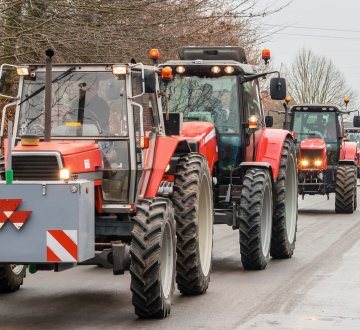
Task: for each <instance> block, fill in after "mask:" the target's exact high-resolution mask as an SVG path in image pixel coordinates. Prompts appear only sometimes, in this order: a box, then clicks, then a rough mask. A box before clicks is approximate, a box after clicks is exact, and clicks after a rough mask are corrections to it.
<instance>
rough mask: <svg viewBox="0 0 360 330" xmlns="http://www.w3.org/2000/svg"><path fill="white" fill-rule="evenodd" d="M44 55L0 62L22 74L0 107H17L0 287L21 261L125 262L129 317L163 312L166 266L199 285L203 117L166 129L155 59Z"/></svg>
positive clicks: (1, 202) (2, 194)
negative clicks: (80, 60)
mask: <svg viewBox="0 0 360 330" xmlns="http://www.w3.org/2000/svg"><path fill="white" fill-rule="evenodd" d="M52 56H53V52H52V51H47V59H46V66H44V65H39V64H35V65H23V66H13V65H2V66H1V72H0V77H1V78H2V79H3V78H4V75H5V73H6V72H8V73H9V70H11V69H14V70H15V69H16V71H17V74H18V75H20V78H19V79H20V80H19V89H18V95H17V96H16V97H11V96H10V98H12V99H13V102H12V103H10V104H8V106H7V107H5V108H4V109H3V118H5V115H6V111H7V109H8V107H9V106H11V105H13V106H15V107H16V113H15V121H14V125H13V126H11V125H10V126H9V129H10V130H9V139H8V140H7V141H6V140H5V141H4V142H5V143H4V144H5V156H6V159H5V164H6V166H5V170H6V171H5V174H6V182H4V181H1V182H0V184H1V189H0V292H2V293H4V292H14V291H16V290H17V289H19V287H20V285H22V283H23V279H24V277H25V272H26V267H27V266H28V267H29V271H30V272H31V273H34V272H36V271H40V270H54V271H62V270H65V269H67V268H71V267H73V266H76V265H101V266H103V267H106V268H111V269H113V272H114V275H120V274H123V273H124V271H125V270H130V274H131V291H132V294H133V299H132V301H133V305H134V306H135V313H136V314H137V315H138V316H139V317H145V318H147V317H160V318H162V317H165V316H166V315H168V314H169V313H170V306H171V304H172V301H173V292H174V282H175V275H176V282H177V285H178V288H179V290H180V291H181V292H182V293H184V294H202V293H205V292H206V290H207V288H208V285H209V281H210V269H211V258H212V241H213V199H212V190H211V186H212V182H211V173H212V170H213V165H214V162H216V161H217V159H218V158H217V151H216V145H215V143H208V141H209V139H211V136H212V135H211V134H212V132H213V126H212V125H211V124H207V123H204V124H201V123H198V124H197V125H196V130H193V131H192V132H191V134H190V132H189V136H188V137H187V136H185V135H184V133H183V134H182V135H181V136H179V135H176V134H175V132H176V131H177V132H178V131H179V127H178V126H177V125H179V123H175V124H174V123H173V125H172V127H171V128H170V129H169V128H168V129H167V130H168V134H171V135H166V134H165V126H164V119H163V113H162V108H161V103H160V101H161V97H160V95H159V91H160V88H159V69H158V68H156V67H154V66H144V65H143V64H141V63H135V64H120V65H118V64H116V63H107V64H56V65H55V64H54V65H52V61H51V57H52ZM164 79H166V77H165V78H164ZM2 96H3V97H6V95H2ZM3 125H4V121H3ZM11 130H12V131H13V134H12V133H11ZM3 131H4V129H3V127H2V132H3ZM204 150H205V152H203V153H202V154H201V153H199V151H201V152H202V151H204ZM173 165H174V166H175V167H173ZM170 168H171V174H170V172H169V170H170ZM269 184H270V183H269ZM269 205H270V204H269ZM175 216H176V221H175V218H174V217H175ZM175 233H176V234H177V239H176V237H175ZM176 252H177V253H176ZM175 265H176V266H175Z"/></svg>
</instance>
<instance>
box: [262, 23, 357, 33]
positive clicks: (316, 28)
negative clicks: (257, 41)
mask: <svg viewBox="0 0 360 330" xmlns="http://www.w3.org/2000/svg"><path fill="white" fill-rule="evenodd" d="M263 25H267V26H274V27H283V28H291V29H308V30H323V31H337V32H356V33H360V30H348V29H333V28H319V27H312V26H295V25H282V24H263Z"/></svg>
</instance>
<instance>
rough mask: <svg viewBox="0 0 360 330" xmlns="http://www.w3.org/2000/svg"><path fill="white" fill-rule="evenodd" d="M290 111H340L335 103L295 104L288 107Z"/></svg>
mask: <svg viewBox="0 0 360 330" xmlns="http://www.w3.org/2000/svg"><path fill="white" fill-rule="evenodd" d="M290 111H304V112H325V111H335V112H342V111H341V109H340V108H339V107H338V106H337V105H335V104H295V105H293V106H292V107H291V108H290Z"/></svg>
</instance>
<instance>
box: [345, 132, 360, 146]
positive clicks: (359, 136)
mask: <svg viewBox="0 0 360 330" xmlns="http://www.w3.org/2000/svg"><path fill="white" fill-rule="evenodd" d="M346 137H347V138H348V140H349V141H352V142H356V143H357V145H358V148H360V130H350V131H348V132H346Z"/></svg>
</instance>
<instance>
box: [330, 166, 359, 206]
mask: <svg viewBox="0 0 360 330" xmlns="http://www.w3.org/2000/svg"><path fill="white" fill-rule="evenodd" d="M356 189H357V187H356V166H353V165H338V167H337V169H336V189H335V212H336V213H353V212H354V211H355V209H356V204H357V202H356Z"/></svg>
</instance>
